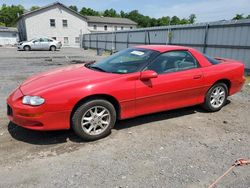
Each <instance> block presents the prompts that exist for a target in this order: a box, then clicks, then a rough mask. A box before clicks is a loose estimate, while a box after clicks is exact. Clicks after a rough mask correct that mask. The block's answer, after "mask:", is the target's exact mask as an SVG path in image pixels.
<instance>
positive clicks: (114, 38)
mask: <svg viewBox="0 0 250 188" xmlns="http://www.w3.org/2000/svg"><path fill="white" fill-rule="evenodd" d="M114 43H115V49H114V50H115V51H116V32H115V36H114Z"/></svg>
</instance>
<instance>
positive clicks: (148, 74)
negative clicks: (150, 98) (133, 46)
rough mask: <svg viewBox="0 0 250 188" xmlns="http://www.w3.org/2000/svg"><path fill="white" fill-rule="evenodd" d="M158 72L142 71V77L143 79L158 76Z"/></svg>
mask: <svg viewBox="0 0 250 188" xmlns="http://www.w3.org/2000/svg"><path fill="white" fill-rule="evenodd" d="M157 77H158V74H157V73H156V72H155V71H152V70H146V71H143V72H141V76H140V79H141V80H150V79H151V78H157Z"/></svg>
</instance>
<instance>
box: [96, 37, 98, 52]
mask: <svg viewBox="0 0 250 188" xmlns="http://www.w3.org/2000/svg"><path fill="white" fill-rule="evenodd" d="M96 49H98V34H96Z"/></svg>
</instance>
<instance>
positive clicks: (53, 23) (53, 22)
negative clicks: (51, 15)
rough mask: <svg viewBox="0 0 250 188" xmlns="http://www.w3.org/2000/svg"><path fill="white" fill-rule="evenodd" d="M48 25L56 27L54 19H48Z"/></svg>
mask: <svg viewBox="0 0 250 188" xmlns="http://www.w3.org/2000/svg"><path fill="white" fill-rule="evenodd" d="M50 27H56V20H55V19H50Z"/></svg>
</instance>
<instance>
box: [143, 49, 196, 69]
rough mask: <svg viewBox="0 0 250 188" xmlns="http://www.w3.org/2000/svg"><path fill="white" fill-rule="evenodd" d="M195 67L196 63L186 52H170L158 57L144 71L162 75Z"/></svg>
mask: <svg viewBox="0 0 250 188" xmlns="http://www.w3.org/2000/svg"><path fill="white" fill-rule="evenodd" d="M197 67H199V66H198V62H197V61H196V59H195V58H194V57H193V56H192V55H191V54H190V53H189V52H188V51H170V52H166V53H163V54H161V55H159V56H158V57H157V58H156V59H155V60H154V61H153V62H152V63H151V64H150V65H149V66H148V67H147V68H146V69H148V70H153V71H155V72H157V73H158V74H164V73H168V72H177V71H183V70H188V69H193V68H197Z"/></svg>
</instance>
